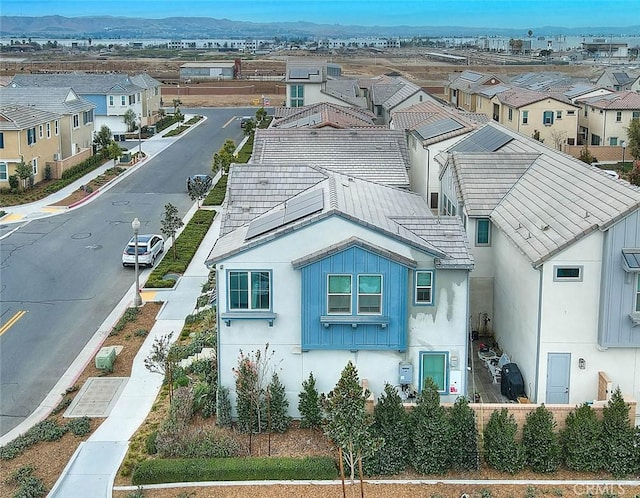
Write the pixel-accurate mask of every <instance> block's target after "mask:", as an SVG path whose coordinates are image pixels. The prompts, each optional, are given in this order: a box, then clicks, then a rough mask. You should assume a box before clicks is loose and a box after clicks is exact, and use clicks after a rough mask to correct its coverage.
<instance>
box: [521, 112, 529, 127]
mask: <svg viewBox="0 0 640 498" xmlns="http://www.w3.org/2000/svg"><path fill="white" fill-rule="evenodd" d="M522 124H523V125H526V124H529V111H522Z"/></svg>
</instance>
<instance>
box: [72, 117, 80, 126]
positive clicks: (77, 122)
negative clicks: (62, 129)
mask: <svg viewBox="0 0 640 498" xmlns="http://www.w3.org/2000/svg"><path fill="white" fill-rule="evenodd" d="M78 128H80V114H74V115H73V129H74V130H77V129H78Z"/></svg>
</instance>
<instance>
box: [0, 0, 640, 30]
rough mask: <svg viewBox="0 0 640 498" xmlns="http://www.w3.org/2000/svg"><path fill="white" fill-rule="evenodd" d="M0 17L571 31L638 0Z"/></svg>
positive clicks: (244, 6)
mask: <svg viewBox="0 0 640 498" xmlns="http://www.w3.org/2000/svg"><path fill="white" fill-rule="evenodd" d="M634 12H635V14H634ZM0 13H1V14H2V15H6V16H43V15H62V16H67V17H78V16H91V15H112V16H124V17H146V18H163V17H173V16H186V17H191V16H192V17H213V18H217V19H222V18H226V19H231V20H233V21H252V22H285V21H292V22H295V21H309V22H314V23H318V24H341V25H349V24H355V25H360V26H400V25H409V26H468V27H487V28H494V27H506V28H523V29H526V28H533V27H543V26H563V27H568V28H579V27H589V26H602V27H604V26H606V27H609V26H611V27H624V26H631V25H634V24H635V25H638V24H640V0H616V1H612V0H582V1H576V0H418V1H414V0H411V1H402V0H232V1H224V0H223V1H220V0H194V1H187V0H134V1H121V0H113V1H108V2H103V1H96V0H82V1H79V0H67V1H55V0H42V1H41V0H0ZM0 30H1V27H0Z"/></svg>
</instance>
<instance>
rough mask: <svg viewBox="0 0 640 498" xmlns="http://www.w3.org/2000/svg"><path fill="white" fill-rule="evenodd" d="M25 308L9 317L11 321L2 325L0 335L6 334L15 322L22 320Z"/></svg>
mask: <svg viewBox="0 0 640 498" xmlns="http://www.w3.org/2000/svg"><path fill="white" fill-rule="evenodd" d="M25 313H26V311H25V310H20V311H18V312H17V313H16V314H15V315H13V316H12V317H11V318H9V321H8V322H7V323H5V324H4V325H3V326H2V327H0V335H2V334H4V333H5V332H6V331H7V330H9V329H10V328H11V327H13V325H15V323H16V322H17V321H18V320H20V318H22V317H23V316H24V315H25Z"/></svg>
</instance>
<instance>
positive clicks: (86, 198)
mask: <svg viewBox="0 0 640 498" xmlns="http://www.w3.org/2000/svg"><path fill="white" fill-rule="evenodd" d="M98 192H100V189H99V188H97V189H95V190H94V191H93V192H91V193H90V194H89V195H86V196H84V197H83V198H82V199H80V200H79V201H76V202H72V203H71V204H69V205H68V206H67V209H73V208H74V207H76V206H79V205H80V204H82V203H83V202H86V201H88V200H89V199H91V198H92V197H93V196H94V195H98Z"/></svg>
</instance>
